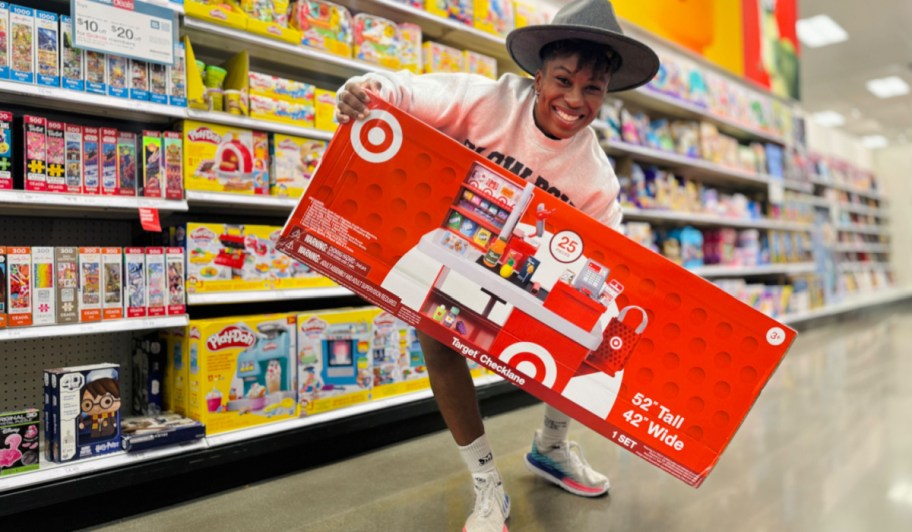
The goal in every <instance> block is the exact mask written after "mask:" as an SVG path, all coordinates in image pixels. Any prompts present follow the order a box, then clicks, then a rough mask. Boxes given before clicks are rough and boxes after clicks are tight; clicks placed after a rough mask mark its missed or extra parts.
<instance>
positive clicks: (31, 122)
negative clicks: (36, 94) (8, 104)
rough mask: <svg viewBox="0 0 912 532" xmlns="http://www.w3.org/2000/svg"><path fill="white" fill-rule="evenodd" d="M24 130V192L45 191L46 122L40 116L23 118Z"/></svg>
mask: <svg viewBox="0 0 912 532" xmlns="http://www.w3.org/2000/svg"><path fill="white" fill-rule="evenodd" d="M22 124H23V126H24V130H25V190H33V191H35V192H45V191H47V120H46V119H45V118H44V117H40V116H28V115H27V116H24V117H22Z"/></svg>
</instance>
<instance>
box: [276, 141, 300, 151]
mask: <svg viewBox="0 0 912 532" xmlns="http://www.w3.org/2000/svg"><path fill="white" fill-rule="evenodd" d="M279 147H280V148H282V149H283V150H296V149H298V145H297V144H295V141H293V140H291V139H284V140H282V141H281V142H279Z"/></svg>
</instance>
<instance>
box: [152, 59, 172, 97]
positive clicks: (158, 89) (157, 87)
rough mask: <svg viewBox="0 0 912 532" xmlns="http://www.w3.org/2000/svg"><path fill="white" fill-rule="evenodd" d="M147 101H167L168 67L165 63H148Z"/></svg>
mask: <svg viewBox="0 0 912 532" xmlns="http://www.w3.org/2000/svg"><path fill="white" fill-rule="evenodd" d="M149 101H151V102H152V103H158V104H163V105H166V104H167V103H168V67H167V66H165V65H160V64H158V63H149Z"/></svg>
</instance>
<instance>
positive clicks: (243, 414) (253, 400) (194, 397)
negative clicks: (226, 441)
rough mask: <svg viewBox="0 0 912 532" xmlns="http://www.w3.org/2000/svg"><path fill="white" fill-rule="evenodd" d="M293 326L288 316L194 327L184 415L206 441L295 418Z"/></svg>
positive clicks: (201, 322) (209, 322)
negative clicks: (201, 428) (197, 423)
mask: <svg viewBox="0 0 912 532" xmlns="http://www.w3.org/2000/svg"><path fill="white" fill-rule="evenodd" d="M295 323H296V322H295V317H294V315H289V314H274V315H267V316H249V317H237V318H219V319H212V320H193V321H191V322H190V327H189V341H188V344H189V353H190V355H189V357H190V358H189V363H188V365H189V373H188V375H189V376H188V383H187V384H188V388H187V408H188V411H187V414H186V415H187V416H188V417H190V418H192V419H196V420H197V421H200V422H202V423H204V424H205V425H206V434H207V435H212V434H218V433H220V432H225V431H229V430H236V429H242V428H247V427H252V426H256V425H263V424H267V423H273V422H276V421H280V420H282V419H289V418H293V417H296V416H297V415H298V402H297V393H296V392H297V386H296V382H297V369H298V368H297V350H296V348H295V344H296V335H295Z"/></svg>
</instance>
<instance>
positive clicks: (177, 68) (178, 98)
mask: <svg viewBox="0 0 912 532" xmlns="http://www.w3.org/2000/svg"><path fill="white" fill-rule="evenodd" d="M168 89H169V92H168V103H169V104H170V105H174V106H177V107H187V48H186V47H185V46H184V43H182V42H178V43H176V44H175V45H174V66H171V67H168Z"/></svg>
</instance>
